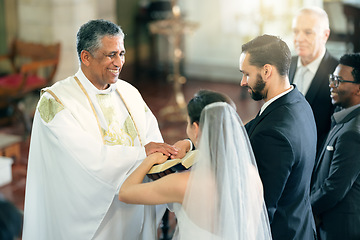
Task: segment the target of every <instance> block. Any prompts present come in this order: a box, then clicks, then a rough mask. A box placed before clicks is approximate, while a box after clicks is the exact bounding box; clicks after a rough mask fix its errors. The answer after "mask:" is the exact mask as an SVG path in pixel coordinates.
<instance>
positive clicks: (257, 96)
mask: <svg viewBox="0 0 360 240" xmlns="http://www.w3.org/2000/svg"><path fill="white" fill-rule="evenodd" d="M265 84H266V83H265V81H264V80H263V79H262V77H261V75H260V74H257V75H256V84H255V86H254V87H253V88H251V93H250V95H251V98H252V99H254V100H255V101H260V100H262V99H264V97H265V96H264V95H263V94H262V93H261V92H262V91H263V90H264V88H265Z"/></svg>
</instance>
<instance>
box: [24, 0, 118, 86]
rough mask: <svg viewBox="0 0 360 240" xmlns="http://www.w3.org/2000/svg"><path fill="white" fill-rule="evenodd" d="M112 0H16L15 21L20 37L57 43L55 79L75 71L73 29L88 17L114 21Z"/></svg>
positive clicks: (76, 68)
mask: <svg viewBox="0 0 360 240" xmlns="http://www.w3.org/2000/svg"><path fill="white" fill-rule="evenodd" d="M114 5H115V0H101V1H96V0H19V1H18V21H19V36H20V38H21V39H24V40H28V41H34V42H42V43H54V42H60V43H61V61H60V65H59V68H58V71H57V74H56V76H55V81H58V80H61V79H64V78H66V77H68V76H70V75H73V74H74V73H76V71H77V70H78V67H79V63H78V58H77V54H76V32H77V30H78V29H79V27H80V26H81V25H82V24H84V23H85V22H87V21H88V20H90V19H94V18H104V19H108V20H112V21H114V19H115V11H114V9H115V7H114Z"/></svg>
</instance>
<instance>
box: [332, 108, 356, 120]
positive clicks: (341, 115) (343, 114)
mask: <svg viewBox="0 0 360 240" xmlns="http://www.w3.org/2000/svg"><path fill="white" fill-rule="evenodd" d="M358 107H360V104H357V105H354V106H351V107H348V108H344V109H342V110H340V111H338V112H335V113H334V114H333V117H334V119H335V122H336V123H339V122H341V121H342V120H344V118H345V117H346V116H347V115H349V113H351V112H352V111H354V110H355V109H357V108H358Z"/></svg>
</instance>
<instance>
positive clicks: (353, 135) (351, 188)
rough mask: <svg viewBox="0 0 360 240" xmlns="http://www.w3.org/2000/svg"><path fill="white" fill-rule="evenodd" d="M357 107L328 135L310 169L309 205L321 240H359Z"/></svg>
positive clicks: (359, 128) (359, 134)
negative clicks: (315, 218)
mask: <svg viewBox="0 0 360 240" xmlns="http://www.w3.org/2000/svg"><path fill="white" fill-rule="evenodd" d="M359 149H360V107H359V108H357V109H355V110H354V111H352V112H351V113H349V115H348V116H346V117H345V118H344V119H343V120H342V121H341V122H339V123H337V124H336V125H335V126H334V128H333V129H332V130H331V131H330V133H329V136H328V138H327V139H326V141H325V144H324V147H323V149H322V151H321V153H320V157H319V161H318V163H317V165H316V166H315V168H314V173H313V177H312V183H311V205H312V208H313V212H314V215H315V216H317V217H318V218H319V219H320V221H321V223H320V224H319V225H318V229H319V233H320V237H321V240H331V239H334V240H335V239H336V240H337V239H360V150H359Z"/></svg>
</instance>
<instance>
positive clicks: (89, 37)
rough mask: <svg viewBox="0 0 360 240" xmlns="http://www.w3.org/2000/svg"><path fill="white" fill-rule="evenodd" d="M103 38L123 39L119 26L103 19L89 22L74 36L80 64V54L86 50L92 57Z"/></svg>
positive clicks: (123, 35)
mask: <svg viewBox="0 0 360 240" xmlns="http://www.w3.org/2000/svg"><path fill="white" fill-rule="evenodd" d="M105 36H114V37H115V36H120V37H122V38H124V37H125V34H124V32H123V31H122V29H121V28H120V26H118V25H116V24H115V23H113V22H110V21H108V20H104V19H96V20H90V21H88V22H87V23H85V24H84V25H82V26H81V27H80V29H79V31H78V32H77V35H76V50H77V54H78V57H79V60H80V62H81V52H82V51H83V50H86V51H88V52H90V54H91V55H94V53H95V51H96V50H97V49H99V48H100V47H101V44H102V42H101V40H102V39H103V37H105Z"/></svg>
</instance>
